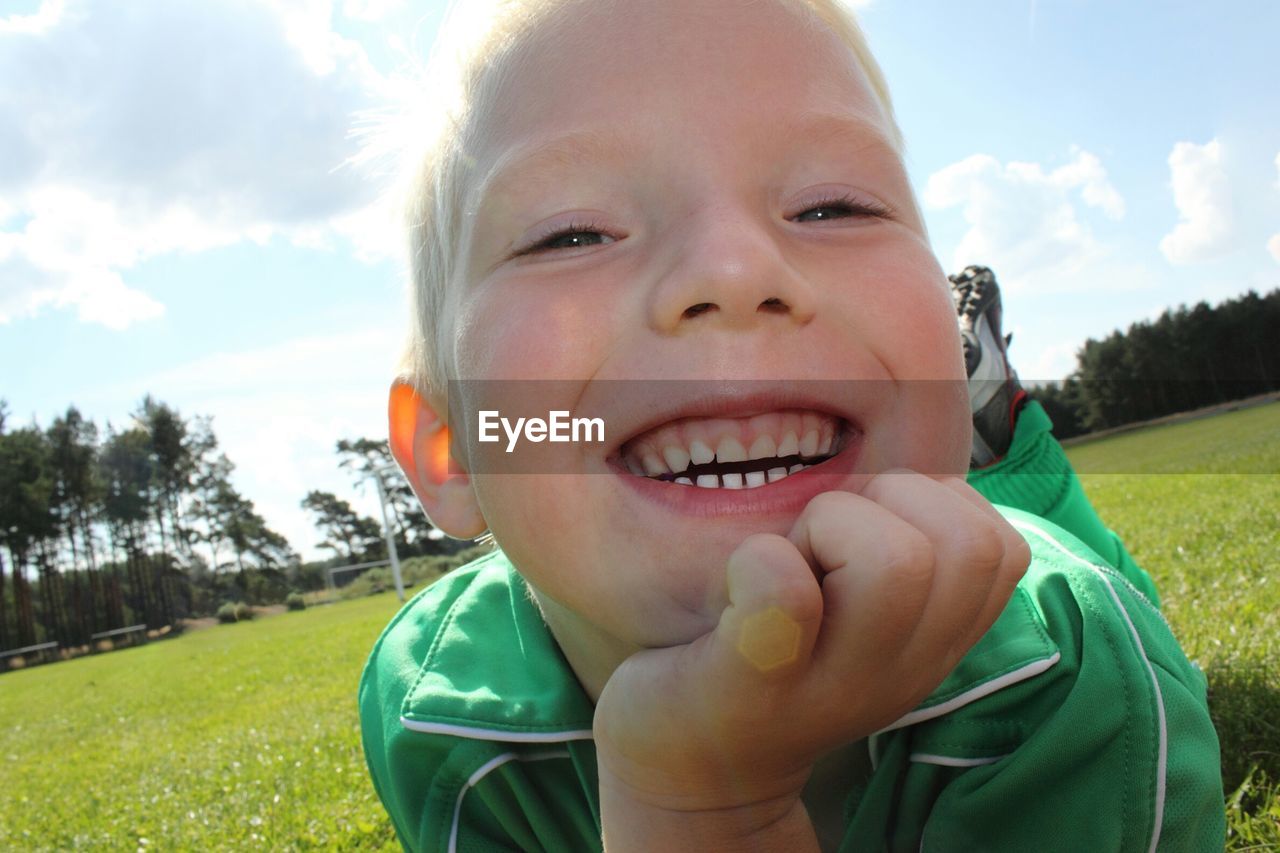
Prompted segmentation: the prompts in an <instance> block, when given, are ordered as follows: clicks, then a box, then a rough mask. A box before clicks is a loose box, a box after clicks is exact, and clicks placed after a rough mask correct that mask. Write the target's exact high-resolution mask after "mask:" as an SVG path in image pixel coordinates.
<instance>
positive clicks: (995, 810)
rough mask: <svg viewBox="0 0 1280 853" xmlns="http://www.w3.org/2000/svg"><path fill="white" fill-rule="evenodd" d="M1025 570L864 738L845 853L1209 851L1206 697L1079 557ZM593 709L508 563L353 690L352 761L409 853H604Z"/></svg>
mask: <svg viewBox="0 0 1280 853" xmlns="http://www.w3.org/2000/svg"><path fill="white" fill-rule="evenodd" d="M1001 511H1002V512H1004V513H1005V514H1006V516H1007V517H1008V518H1009V519H1010V520H1011V521H1012V522H1013V523H1014V524H1015V526H1017V527H1018V529H1019V530H1021V531H1022V532H1023V534H1024V536H1026V538H1027V540H1028V541H1029V542H1030V543H1031V547H1032V552H1033V560H1032V565H1031V568H1030V569H1029V570H1028V572H1027V574H1026V577H1025V578H1024V579H1023V580H1022V582H1021V583H1020V584H1019V586H1018V589H1017V590H1016V592H1015V593H1014V596H1013V598H1012V600H1011V601H1010V602H1009V605H1008V607H1006V609H1005V611H1004V613H1003V614H1002V615H1001V616H1000V618H999V619H998V620H997V622H996V624H995V625H994V626H993V627H992V628H991V630H990V631H988V632H987V634H986V635H985V636H984V637H983V638H982V640H980V641H979V642H978V644H977V645H975V646H974V647H973V649H971V650H970V652H969V653H968V655H966V656H965V658H964V659H963V660H962V661H961V663H960V664H959V665H958V666H957V667H956V669H955V670H954V671H953V672H952V673H951V674H950V675H949V676H948V677H947V679H946V680H945V681H944V682H943V683H942V684H941V685H940V686H939V687H938V689H937V690H935V691H934V692H933V693H932V694H931V695H930V696H929V698H928V699H927V700H926V701H925V702H924V703H922V704H921V705H920V706H919V707H918V708H916V709H915V710H914V711H912V712H911V713H909V714H907V715H906V716H905V717H903V718H902V719H900V720H899V721H897V722H896V723H895V724H893V725H892V726H890V727H889V728H888V729H886V730H884V731H882V732H879V733H877V734H875V735H873V736H872V737H871V738H869V739H868V741H867V748H868V750H869V752H870V758H871V765H872V767H873V769H872V771H871V773H870V775H869V777H868V778H865V779H864V781H863V782H862V783H860V784H858V785H856V786H855V788H854V789H853V790H850V791H849V792H848V794H847V799H846V815H847V827H848V829H847V832H846V835H845V839H844V843H843V844H842V845H841V846H840V849H841V850H873V849H874V850H879V849H883V850H895V851H896V850H911V851H915V850H921V849H924V850H1017V851H1021V850H1071V851H1080V850H1088V851H1104V850H1124V851H1129V850H1132V851H1147V850H1155V849H1157V848H1158V849H1160V850H1197V851H1199V850H1221V849H1222V844H1223V838H1224V832H1225V825H1224V813H1223V799H1222V782H1221V777H1220V775H1219V755H1218V741H1217V737H1216V735H1215V733H1214V730H1213V726H1212V725H1211V723H1210V720H1209V715H1208V712H1207V710H1206V706H1205V681H1204V678H1203V676H1202V675H1201V673H1200V672H1199V670H1198V669H1196V668H1195V667H1194V666H1192V665H1191V664H1190V663H1188V662H1187V659H1186V658H1185V657H1184V656H1183V654H1182V651H1181V649H1180V648H1179V647H1178V644H1177V642H1176V641H1175V640H1174V638H1173V636H1172V635H1171V634H1170V632H1169V629H1168V626H1167V625H1166V623H1165V621H1164V619H1163V617H1162V616H1161V615H1160V613H1159V612H1158V611H1157V610H1156V609H1155V607H1153V606H1152V605H1151V604H1150V603H1149V602H1148V600H1147V599H1146V598H1145V597H1143V595H1142V594H1141V593H1139V592H1138V591H1137V590H1136V589H1135V588H1134V587H1133V586H1132V585H1131V584H1130V583H1129V582H1128V581H1126V580H1125V579H1124V578H1123V577H1122V576H1121V575H1120V574H1119V573H1117V572H1116V571H1114V570H1113V569H1111V568H1110V567H1108V566H1106V565H1105V564H1103V563H1102V562H1101V561H1100V560H1099V559H1098V558H1097V557H1096V555H1094V554H1093V553H1092V552H1091V551H1089V550H1088V549H1087V548H1085V546H1084V545H1082V544H1081V543H1080V542H1079V541H1078V540H1076V539H1074V538H1073V537H1071V536H1070V535H1069V534H1067V533H1066V532H1064V531H1062V530H1061V529H1059V528H1056V527H1054V526H1053V525H1050V524H1048V523H1047V522H1044V521H1042V520H1040V519H1038V518H1036V517H1034V516H1030V515H1027V514H1025V513H1021V512H1018V511H1016V510H1007V509H1004V508H1002V509H1001ZM592 710H593V708H592V704H591V702H590V700H589V699H588V697H587V696H586V694H585V693H583V691H582V689H581V688H580V687H579V685H578V682H577V680H576V679H575V677H574V675H573V673H572V671H571V670H570V668H569V666H568V664H567V663H566V662H565V660H564V658H563V656H562V655H561V653H560V651H559V649H558V648H557V647H556V645H555V643H554V641H553V640H552V638H551V636H550V634H549V633H548V631H547V629H546V627H545V625H544V624H543V622H542V619H541V617H540V616H539V614H538V611H537V608H536V607H535V606H534V604H533V603H532V602H531V601H530V600H529V598H528V595H527V591H526V588H525V586H524V584H523V582H522V581H521V580H520V578H519V575H517V574H516V573H515V571H514V569H513V568H512V567H511V564H510V563H509V562H508V561H507V560H506V558H505V557H504V556H503V555H502V554H501V553H500V552H495V553H494V554H491V555H488V556H486V557H484V558H483V559H481V560H479V561H477V562H475V563H473V564H471V565H470V566H468V567H466V568H463V569H460V570H458V571H457V572H455V573H454V574H452V575H449V576H447V577H445V578H443V579H441V580H440V581H438V582H437V583H436V584H434V585H433V586H431V587H429V588H428V589H426V590H424V591H423V592H422V593H420V594H419V595H417V596H416V597H415V598H414V599H413V601H411V602H410V603H409V604H408V605H406V606H405V608H404V609H403V610H402V611H401V612H400V613H399V615H397V616H396V617H395V619H394V620H393V621H392V622H391V624H390V625H389V626H388V627H387V629H386V631H385V632H384V633H383V635H382V637H381V638H380V639H379V640H378V643H377V645H376V646H375V647H374V650H373V653H372V655H371V656H370V659H369V663H368V665H367V666H366V668H365V671H364V676H363V678H362V680H361V684H360V716H361V724H362V731H363V738H364V748H365V755H366V758H367V760H368V763H369V768H370V770H371V772H372V774H373V781H374V786H375V787H376V789H377V791H378V794H379V796H380V797H381V798H382V801H383V803H384V804H385V806H386V808H387V811H388V812H389V813H390V815H391V818H392V821H393V823H394V824H395V828H396V832H397V833H398V834H399V837H400V839H401V841H402V842H403V844H404V845H405V847H406V848H408V849H411V850H424V851H427V850H430V851H435V850H441V851H455V850H456V851H480V850H546V851H554V852H555V853H560V851H575V850H599V849H600V825H599V803H598V799H597V787H598V785H597V777H596V763H595V750H594V746H593V743H592V741H591V723H592Z"/></svg>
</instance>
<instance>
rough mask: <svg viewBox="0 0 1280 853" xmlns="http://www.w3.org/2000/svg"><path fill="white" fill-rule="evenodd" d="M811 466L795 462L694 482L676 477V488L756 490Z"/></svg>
mask: <svg viewBox="0 0 1280 853" xmlns="http://www.w3.org/2000/svg"><path fill="white" fill-rule="evenodd" d="M809 467H811V466H809V465H805V464H803V463H801V462H797V463H796V464H794V465H792V466H791V467H790V468H770V469H769V470H768V471H748V472H747V473H746V474H699V475H698V478H697V479H696V480H691V479H690V478H688V477H676V478H675V479H674V480H671V481H669V482H674V483H675V484H676V485H677V486H697V487H699V488H703V489H756V488H759V487H760V486H763V485H765V484H766V483H776V482H778V481H779V480H781V479H783V478H784V477H789V476H791V475H792V474H795V473H796V472H798V471H803V470H804V469H805V468H809Z"/></svg>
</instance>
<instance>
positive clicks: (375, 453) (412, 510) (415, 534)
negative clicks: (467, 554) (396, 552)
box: [337, 438, 441, 553]
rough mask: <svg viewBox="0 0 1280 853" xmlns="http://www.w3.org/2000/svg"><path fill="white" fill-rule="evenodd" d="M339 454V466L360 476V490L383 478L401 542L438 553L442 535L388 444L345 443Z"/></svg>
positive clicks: (364, 440) (366, 440) (368, 441)
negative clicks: (419, 502) (423, 509)
mask: <svg viewBox="0 0 1280 853" xmlns="http://www.w3.org/2000/svg"><path fill="white" fill-rule="evenodd" d="M337 450H338V458H339V459H341V460H342V461H341V462H339V463H338V466H339V467H340V468H346V469H347V470H349V471H352V472H354V473H356V474H357V475H359V476H358V478H357V487H363V485H364V483H366V482H367V481H368V480H369V479H371V478H373V477H381V479H382V483H383V487H384V489H385V490H386V495H387V504H388V505H389V506H390V508H391V517H392V518H393V519H394V523H395V528H396V534H395V535H396V540H397V542H399V543H402V544H403V545H405V546H407V547H408V548H409V549H411V552H412V551H416V552H418V553H427V552H429V551H432V550H437V549H438V548H437V546H436V543H438V542H439V541H440V538H441V535H440V534H439V533H438V532H437V531H436V529H435V527H434V526H432V524H431V521H430V520H429V519H428V518H427V516H426V513H424V512H423V511H422V508H421V507H420V506H419V505H418V498H417V496H416V495H414V493H413V489H412V488H410V486H409V482H408V481H407V480H406V479H405V478H404V475H402V474H401V473H400V469H399V467H398V466H397V465H396V462H395V459H394V458H393V457H392V456H391V448H390V447H389V446H388V445H387V442H385V441H377V440H375V439H372V438H357V439H355V440H351V441H349V440H346V439H342V440H340V441H339V442H338V445H337Z"/></svg>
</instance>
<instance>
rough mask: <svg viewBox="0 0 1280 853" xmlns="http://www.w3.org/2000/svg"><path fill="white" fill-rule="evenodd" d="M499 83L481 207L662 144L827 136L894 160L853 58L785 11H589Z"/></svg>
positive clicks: (528, 41) (537, 35) (526, 51)
mask: <svg viewBox="0 0 1280 853" xmlns="http://www.w3.org/2000/svg"><path fill="white" fill-rule="evenodd" d="M493 70H494V71H500V80H501V83H500V84H499V85H498V86H496V87H495V88H494V90H493V93H492V97H491V98H490V99H489V101H488V102H487V103H485V104H482V105H478V107H479V109H478V111H477V115H476V117H475V124H474V125H473V133H472V134H471V138H472V140H473V144H472V145H471V146H470V148H471V152H470V153H471V154H472V157H473V160H472V162H473V163H474V171H473V178H474V179H475V180H473V182H472V189H473V191H474V192H473V201H474V200H475V198H476V197H477V196H483V195H486V194H487V191H488V190H492V189H495V188H496V187H497V186H498V185H500V184H501V182H502V181H504V180H505V179H507V178H510V177H520V178H521V179H525V178H529V177H530V176H531V175H532V176H533V177H534V178H536V173H537V168H538V167H539V166H540V165H546V164H547V163H555V162H561V163H563V162H564V161H566V160H573V159H577V158H579V157H580V156H581V155H584V154H587V155H595V156H600V157H603V156H613V157H617V158H619V159H623V160H625V159H628V158H633V157H634V156H636V155H637V154H640V153H643V151H644V150H645V149H646V148H649V147H651V146H652V145H653V143H654V139H653V138H652V137H653V136H655V135H661V136H664V137H666V138H667V139H668V140H669V141H672V142H675V143H677V144H678V143H679V142H680V140H681V139H682V138H684V140H685V141H686V142H688V143H692V142H694V141H695V140H694V139H693V137H694V136H695V135H696V136H699V137H701V138H700V139H698V140H696V141H699V142H707V141H713V140H719V141H720V144H724V143H726V142H732V141H735V140H737V141H744V142H747V141H751V139H752V138H753V137H756V136H759V135H761V134H765V135H769V134H777V133H786V132H798V131H799V130H800V129H801V128H802V126H804V125H806V124H814V125H817V126H820V127H819V129H821V130H823V131H826V132H828V133H835V134H839V133H845V134H848V135H849V136H850V137H851V138H852V137H856V138H857V140H860V141H861V143H862V144H864V145H878V146H880V147H883V148H885V149H889V150H892V149H893V146H892V144H891V143H890V142H889V139H890V138H891V137H892V134H891V132H890V129H889V121H888V119H887V117H886V116H885V115H884V112H883V110H882V108H881V104H880V103H879V101H878V100H877V99H876V97H875V96H874V94H873V93H872V90H871V86H870V84H869V83H868V80H867V77H866V75H865V73H864V71H863V69H862V68H861V67H860V66H859V65H858V63H857V61H856V59H855V57H854V55H853V52H852V50H851V49H850V48H849V46H848V45H846V44H845V43H844V42H843V41H842V40H841V39H840V37H839V36H838V35H836V33H834V32H833V31H832V30H831V29H830V28H829V27H828V26H827V25H826V24H825V23H823V22H821V21H819V20H818V19H817V18H816V16H814V15H813V14H812V13H811V12H810V11H809V10H807V9H805V8H802V7H801V6H800V4H798V3H792V2H786V0H763V2H742V0H631V2H617V0H578V2H573V3H570V4H568V5H567V6H565V7H563V8H561V9H559V10H557V11H556V12H552V13H548V17H546V18H545V19H543V20H542V21H540V22H539V23H538V24H536V25H535V26H534V27H533V28H532V30H531V31H529V32H527V33H526V34H525V35H524V37H523V38H522V39H521V40H520V43H519V45H518V46H517V48H516V49H515V50H514V51H513V52H512V53H511V54H510V55H509V56H508V57H507V58H506V60H505V61H504V63H503V66H502V67H501V68H500V69H498V68H495V69H493ZM531 155H532V156H531ZM515 173H519V174H518V175H517V174H515Z"/></svg>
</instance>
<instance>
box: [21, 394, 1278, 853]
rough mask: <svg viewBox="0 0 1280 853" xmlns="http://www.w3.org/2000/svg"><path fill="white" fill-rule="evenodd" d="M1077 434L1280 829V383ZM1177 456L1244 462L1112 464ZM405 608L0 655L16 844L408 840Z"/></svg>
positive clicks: (1249, 782) (1249, 836) (1267, 839)
mask: <svg viewBox="0 0 1280 853" xmlns="http://www.w3.org/2000/svg"><path fill="white" fill-rule="evenodd" d="M1070 454H1071V457H1072V459H1073V461H1074V462H1075V463H1076V464H1077V466H1079V467H1080V468H1081V469H1082V470H1083V471H1087V472H1091V473H1086V474H1084V475H1083V476H1082V479H1083V480H1084V484H1085V488H1086V490H1087V491H1088V493H1089V495H1090V497H1091V499H1092V500H1093V501H1094V503H1095V505H1096V506H1097V508H1098V510H1099V512H1100V513H1101V515H1102V517H1103V518H1104V519H1106V520H1107V522H1108V523H1109V524H1110V525H1111V526H1112V527H1113V528H1115V529H1116V530H1117V531H1118V532H1119V533H1120V534H1121V536H1122V538H1123V539H1124V541H1125V542H1126V544H1127V545H1128V547H1129V550H1130V552H1131V553H1132V554H1133V555H1134V557H1135V558H1136V559H1137V561H1138V563H1139V564H1140V565H1142V566H1144V567H1145V568H1147V569H1148V570H1149V571H1150V572H1151V573H1152V574H1153V575H1154V577H1155V579H1156V582H1157V584H1158V586H1159V588H1160V591H1161V595H1162V596H1163V599H1164V609H1165V612H1166V614H1167V615H1168V617H1169V619H1170V621H1171V623H1172V624H1173V626H1174V629H1175V631H1176V632H1177V634H1178V636H1179V637H1180V639H1181V640H1182V642H1183V645H1184V647H1185V648H1186V650H1187V653H1188V655H1189V656H1190V657H1191V658H1192V659H1194V660H1196V661H1198V662H1199V663H1200V665H1201V666H1202V667H1203V668H1204V669H1205V671H1206V673H1207V675H1208V678H1209V683H1210V691H1211V703H1212V710H1213V714H1214V720H1215V723H1216V724H1217V726H1218V730H1219V733H1220V735H1221V738H1222V744H1223V757H1224V761H1223V775H1224V780H1225V782H1226V785H1227V792H1228V810H1229V822H1230V827H1231V831H1232V833H1233V835H1232V837H1231V839H1230V846H1231V847H1232V849H1236V850H1261V849H1276V848H1277V847H1280V787H1278V785H1280V615H1277V614H1280V578H1277V577H1276V576H1275V574H1274V568H1275V565H1276V562H1277V557H1278V556H1280V521H1278V518H1277V514H1278V513H1280V475H1277V474H1276V473H1275V472H1277V471H1280V404H1273V405H1269V406H1265V407H1259V408H1256V409H1250V410H1245V411H1241V412H1235V413H1231V414H1227V415H1221V416H1218V417H1215V418H1212V419H1206V420H1201V421H1194V422H1190V423H1185V424H1177V425H1172V426H1165V427H1159V428H1155V429H1151V430H1147V431H1143V432H1135V433H1127V434H1124V435H1119V436H1114V437H1112V438H1108V439H1106V440H1103V441H1099V442H1094V443H1089V444H1081V445H1078V446H1075V447H1073V448H1072V449H1071V451H1070ZM1162 470H1163V471H1169V470H1172V471H1200V472H1212V471H1227V472H1230V473H1226V474H1215V473H1201V474H1194V475H1183V474H1167V473H1165V474H1161V473H1098V472H1104V471H1120V472H1152V471H1162ZM1258 471H1268V472H1272V473H1269V474H1258V473H1249V472H1258ZM396 608H397V602H396V599H395V596H394V595H392V594H389V593H384V594H381V595H376V596H372V597H369V598H364V599H358V600H355V601H348V602H341V603H338V604H334V605H332V606H328V607H317V608H312V609H309V610H306V611H302V612H297V613H286V614H283V615H280V616H276V617H273V618H270V619H264V620H261V621H259V622H248V623H238V624H234V625H225V626H218V627H216V628H211V629H208V630H203V631H198V632H194V633H190V634H187V635H186V636H183V637H179V638H177V639H174V640H167V641H163V642H155V643H152V644H150V645H148V646H143V647H139V648H134V649H129V650H126V651H120V652H115V653H112V654H108V655H100V656H96V657H89V658H82V659H78V660H73V661H69V662H67V663H62V664H56V665H52V666H44V667H36V668H33V669H30V670H25V671H19V672H12V673H8V674H5V675H3V676H0V790H2V791H4V800H3V806H2V807H0V850H28V849H56V850H67V849H84V848H90V849H113V850H116V849H128V850H133V849H138V848H142V849H157V850H175V849H180V850H220V849H228V848H232V849H243V848H260V849H280V848H287V849H344V850H345V849H366V850H376V849H394V848H396V847H397V845H396V843H395V839H394V836H393V834H392V832H391V829H390V826H389V824H388V823H387V821H386V818H385V815H384V813H383V811H382V808H381V806H380V805H379V803H378V801H377V798H376V797H375V795H374V793H373V789H372V787H371V786H370V784H369V781H368V776H367V773H366V771H365V767H364V761H363V758H362V756H361V753H360V741H359V732H358V729H357V717H356V708H355V687H356V681H357V679H358V678H359V673H360V666H361V664H362V663H363V661H364V657H365V654H366V653H367V652H368V649H369V647H370V646H371V645H372V642H373V640H374V638H375V637H376V636H377V633H378V631H379V630H380V629H381V627H382V626H383V625H384V624H385V623H386V621H387V620H388V619H389V618H390V617H391V615H392V614H393V613H394V612H395V610H396Z"/></svg>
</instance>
